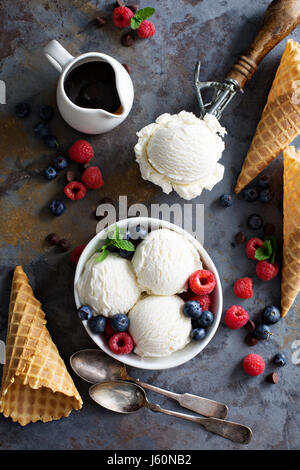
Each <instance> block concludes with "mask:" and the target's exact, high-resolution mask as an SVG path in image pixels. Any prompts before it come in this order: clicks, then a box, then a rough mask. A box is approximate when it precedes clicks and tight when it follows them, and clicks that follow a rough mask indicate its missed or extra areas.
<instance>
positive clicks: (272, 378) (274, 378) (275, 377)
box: [266, 372, 279, 384]
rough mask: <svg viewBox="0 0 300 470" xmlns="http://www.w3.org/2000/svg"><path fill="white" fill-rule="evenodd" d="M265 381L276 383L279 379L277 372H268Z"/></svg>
mask: <svg viewBox="0 0 300 470" xmlns="http://www.w3.org/2000/svg"><path fill="white" fill-rule="evenodd" d="M266 381H267V382H269V384H277V383H278V381H279V376H278V374H277V372H272V374H269V375H268V376H267V377H266Z"/></svg>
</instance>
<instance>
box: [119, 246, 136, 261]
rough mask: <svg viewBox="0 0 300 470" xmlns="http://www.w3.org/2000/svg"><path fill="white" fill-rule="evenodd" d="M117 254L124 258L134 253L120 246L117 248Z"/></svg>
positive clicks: (129, 257)
mask: <svg viewBox="0 0 300 470" xmlns="http://www.w3.org/2000/svg"><path fill="white" fill-rule="evenodd" d="M119 255H120V256H121V257H122V258H125V259H131V258H132V257H133V255H134V251H127V250H121V248H120V249H119Z"/></svg>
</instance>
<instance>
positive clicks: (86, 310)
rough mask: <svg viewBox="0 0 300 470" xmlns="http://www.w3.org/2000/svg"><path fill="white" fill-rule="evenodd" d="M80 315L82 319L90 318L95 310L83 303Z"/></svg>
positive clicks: (79, 311) (79, 310)
mask: <svg viewBox="0 0 300 470" xmlns="http://www.w3.org/2000/svg"><path fill="white" fill-rule="evenodd" d="M78 316H79V318H80V320H82V321H84V320H90V319H91V318H92V316H93V310H92V309H91V307H89V306H88V305H81V307H80V308H79V309H78Z"/></svg>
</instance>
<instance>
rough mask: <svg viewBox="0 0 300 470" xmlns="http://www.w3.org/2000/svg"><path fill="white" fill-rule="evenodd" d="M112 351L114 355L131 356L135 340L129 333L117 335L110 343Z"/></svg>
mask: <svg viewBox="0 0 300 470" xmlns="http://www.w3.org/2000/svg"><path fill="white" fill-rule="evenodd" d="M108 345H109V348H110V350H111V351H112V352H113V353H114V354H129V353H131V351H132V350H133V346H134V343H133V339H132V337H131V336H130V334H129V333H127V332H125V331H124V332H122V333H115V334H114V335H112V336H111V337H110V339H109V342H108Z"/></svg>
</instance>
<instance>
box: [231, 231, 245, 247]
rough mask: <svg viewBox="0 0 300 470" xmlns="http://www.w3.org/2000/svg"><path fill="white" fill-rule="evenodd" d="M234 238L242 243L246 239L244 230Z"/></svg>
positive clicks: (238, 242) (239, 243)
mask: <svg viewBox="0 0 300 470" xmlns="http://www.w3.org/2000/svg"><path fill="white" fill-rule="evenodd" d="M234 239H235V241H236V243H237V244H238V245H242V244H243V243H244V242H245V241H246V235H245V234H244V232H238V233H237V234H236V235H235V237H234Z"/></svg>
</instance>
